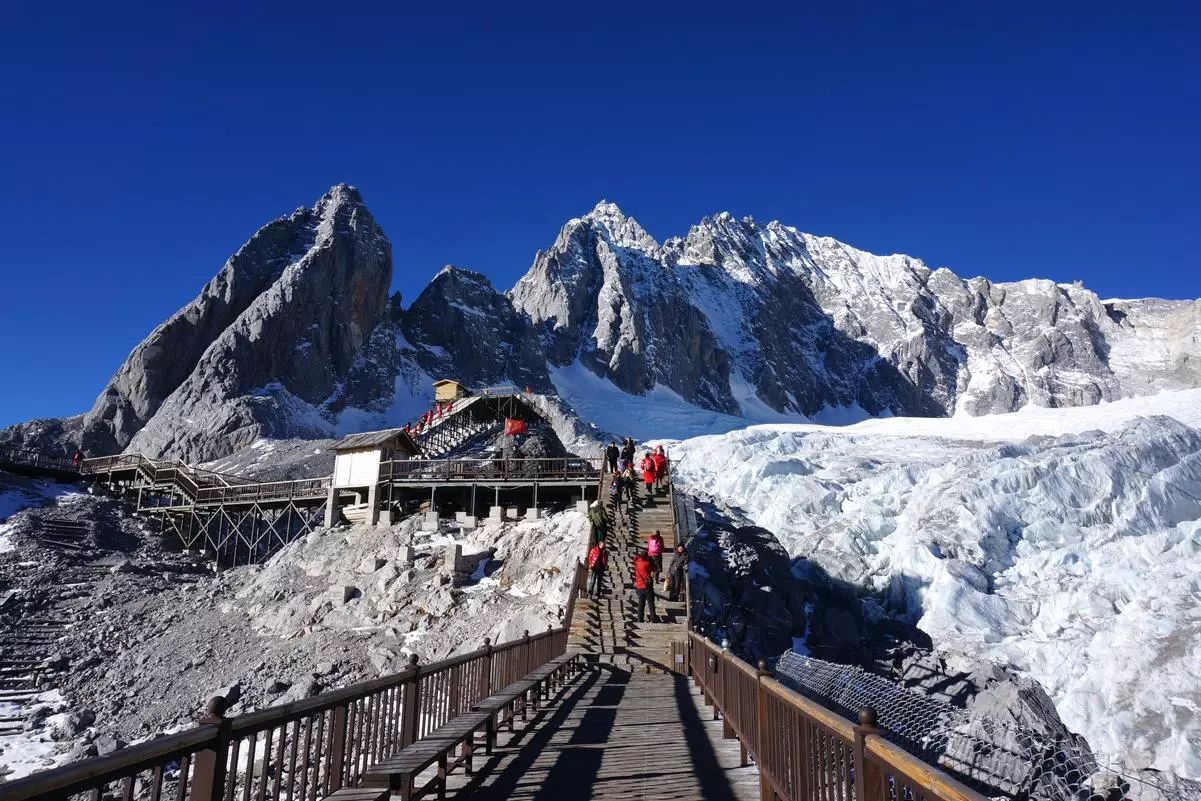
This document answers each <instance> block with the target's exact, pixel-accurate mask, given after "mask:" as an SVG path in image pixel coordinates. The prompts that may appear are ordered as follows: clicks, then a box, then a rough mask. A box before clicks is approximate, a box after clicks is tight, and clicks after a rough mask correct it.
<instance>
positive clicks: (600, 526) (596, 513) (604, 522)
mask: <svg viewBox="0 0 1201 801" xmlns="http://www.w3.org/2000/svg"><path fill="white" fill-rule="evenodd" d="M588 522H589V523H590V524H591V525H592V535H591V539H590V542H603V541H604V539H605V534H606V533H607V531H606V530H607V529H608V527H609V519H608V518H607V517H606V516H605V507H603V506H601V502H600V501H593V502H592V505H591V506H589V507H588Z"/></svg>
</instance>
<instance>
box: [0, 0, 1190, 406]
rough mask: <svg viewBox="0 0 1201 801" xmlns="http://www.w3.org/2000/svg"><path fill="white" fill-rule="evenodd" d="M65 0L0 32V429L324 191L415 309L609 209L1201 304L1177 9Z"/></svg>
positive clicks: (72, 381)
mask: <svg viewBox="0 0 1201 801" xmlns="http://www.w3.org/2000/svg"><path fill="white" fill-rule="evenodd" d="M71 5H72V4H70V3H68V4H65V5H50V4H42V6H41V7H39V10H35V11H30V10H29V9H26V10H24V12H23V13H22V14H16V13H13V12H9V14H8V15H7V16H6V21H5V25H4V26H3V29H2V30H0V70H2V71H3V75H4V76H5V78H4V80H3V81H0V107H2V108H3V109H4V119H5V121H4V124H3V125H0V153H2V154H3V158H0V219H2V220H3V224H4V242H3V246H0V279H2V282H3V283H2V286H3V290H4V291H3V292H2V293H0V357H2V363H0V369H3V371H4V375H5V378H6V381H5V384H6V389H7V391H6V392H3V393H0V425H3V424H9V423H12V422H16V421H18V420H22V419H27V418H30V417H34V416H51V415H63V414H70V413H75V412H80V411H84V410H86V409H87V408H88V407H90V405H91V402H92V400H93V399H94V398H95V396H96V394H97V393H98V392H99V390H100V389H101V387H102V385H103V383H104V381H105V380H106V379H107V378H108V376H109V375H110V374H111V373H112V371H113V370H114V369H115V368H116V366H117V365H118V364H119V363H120V361H121V360H122V359H123V358H124V357H125V355H126V354H127V353H128V351H129V350H130V348H132V347H133V346H134V345H135V344H136V343H137V342H138V341H139V340H140V339H142V337H144V336H145V335H146V334H147V333H148V332H149V331H150V330H151V329H152V328H153V327H154V326H155V325H157V324H158V323H159V322H161V321H162V320H163V319H164V318H165V317H166V316H168V315H169V314H171V313H172V312H173V311H175V310H176V309H177V308H179V307H180V306H181V305H183V304H184V303H186V302H187V301H188V300H189V299H190V298H191V297H192V296H193V295H194V294H195V293H196V292H197V291H198V290H199V289H200V287H201V286H202V285H203V284H204V283H205V281H207V280H208V278H209V277H211V276H212V274H213V273H215V272H216V271H217V270H218V269H219V268H220V266H221V264H222V263H223V262H224V260H225V259H226V258H227V257H228V256H229V255H230V254H231V253H232V252H233V251H234V250H236V249H237V247H238V246H239V245H241V244H242V242H243V241H245V240H246V239H247V237H248V236H249V235H250V234H251V233H253V231H254V230H255V229H256V228H258V227H259V226H260V225H261V224H263V223H265V222H266V221H268V220H269V219H272V218H273V217H276V216H279V215H281V214H284V213H286V212H288V211H290V210H292V209H294V208H296V207H297V206H300V205H310V204H311V203H312V202H313V201H315V200H316V199H317V198H318V197H319V196H320V195H321V194H322V192H324V191H325V190H326V189H327V188H328V187H329V186H330V185H332V184H334V183H337V182H339V181H347V182H350V183H353V184H355V185H357V186H358V187H359V188H360V189H361V190H362V191H363V194H364V196H365V198H366V200H367V202H368V204H369V206H370V207H371V209H372V210H373V212H374V213H375V215H376V217H377V219H378V220H379V221H380V223H381V224H382V225H383V227H384V230H385V231H386V232H387V233H388V235H389V237H390V238H391V240H392V242H393V245H394V249H395V250H394V253H395V262H396V286H397V288H398V289H400V290H401V291H402V292H403V293H404V295H405V297H406V299H407V300H411V299H412V298H413V297H414V296H415V295H416V293H417V292H419V291H420V289H421V287H422V286H423V285H424V284H425V282H426V281H428V279H429V278H430V277H431V276H432V275H433V274H434V273H435V272H436V271H437V270H438V269H439V268H440V267H441V266H442V265H443V264H447V263H454V264H459V265H463V266H468V267H472V268H475V269H478V270H481V271H483V272H485V273H487V274H488V275H489V276H491V277H492V279H493V281H494V282H495V283H496V284H497V285H498V286H500V287H501V288H508V287H509V286H511V285H512V283H513V281H515V280H516V278H517V277H518V276H519V275H520V274H521V273H522V272H524V271H525V269H526V268H527V267H528V266H529V264H530V262H531V260H532V258H533V256H534V253H535V251H536V250H537V249H538V248H541V247H545V246H546V245H548V244H549V243H551V242H552V241H553V239H554V237H555V234H556V232H557V231H558V229H559V227H560V226H561V225H562V223H563V222H564V221H565V220H566V219H568V218H570V217H572V216H578V215H580V214H582V213H584V212H586V211H587V210H588V209H590V208H591V207H592V206H593V205H594V204H595V203H596V201H597V200H599V199H601V198H607V199H609V200H612V201H615V202H617V203H618V204H620V205H621V206H622V207H623V208H624V209H625V210H626V212H627V213H629V214H632V215H633V216H635V217H637V218H638V219H639V220H640V221H641V222H642V223H643V224H644V225H645V226H646V227H647V229H648V230H649V231H650V232H651V233H652V234H653V235H655V236H656V237H657V238H659V239H664V238H666V237H668V236H671V235H675V234H683V233H685V232H686V231H687V228H688V226H689V225H690V224H692V223H694V222H696V221H697V220H699V219H700V218H701V217H702V216H704V215H705V214H711V213H714V212H717V211H721V210H729V211H731V212H732V213H734V214H736V215H738V216H742V215H747V214H749V215H752V216H754V217H756V218H759V219H763V220H768V219H780V220H782V221H784V222H786V223H788V224H790V225H794V226H796V227H798V228H801V229H802V230H805V231H810V232H813V233H818V234H829V235H833V236H836V237H838V238H840V239H843V240H844V241H847V242H850V243H852V244H855V245H857V246H859V247H862V248H865V249H868V250H872V251H876V252H904V253H909V254H912V255H915V256H919V257H921V258H923V259H925V260H926V261H927V262H928V263H931V264H933V265H946V266H949V267H951V268H952V269H954V270H956V271H957V272H959V273H961V274H966V275H977V274H983V275H987V276H989V277H991V278H994V279H997V280H1006V279H1015V278H1021V277H1029V276H1040V277H1050V278H1054V279H1057V280H1062V281H1070V280H1074V279H1082V280H1084V281H1085V282H1086V283H1087V284H1088V285H1090V286H1091V287H1093V288H1095V289H1096V290H1097V291H1098V292H1099V293H1100V294H1101V295H1103V296H1127V297H1130V296H1144V295H1159V296H1165V297H1174V298H1184V297H1199V296H1201V264H1199V259H1198V255H1197V254H1198V253H1199V252H1201V201H1199V199H1198V191H1197V184H1198V178H1199V177H1201V96H1199V95H1201V90H1199V89H1198V87H1199V86H1201V56H1199V55H1198V51H1199V50H1201V48H1198V47H1197V42H1198V41H1199V40H1201V12H1198V11H1197V10H1196V8H1197V7H1196V6H1195V5H1186V4H1157V3H1140V4H1129V3H1124V4H1120V5H1119V4H1112V5H1109V4H1106V3H1089V4H1081V5H1072V4H1067V3H1050V4H1049V3H1041V4H1037V5H1035V4H1031V5H1028V6H1024V5H1023V4H1021V3H1007V4H1000V3H997V4H991V3H989V4H986V3H946V4H920V3H918V4H915V3H888V4H866V3H855V2H843V3H832V4H828V5H827V4H815V3H806V4H796V3H782V4H779V5H775V6H773V5H771V4H765V5H754V4H743V5H738V4H731V3H724V4H721V5H712V6H708V5H705V4H697V3H690V4H687V5H683V4H681V5H677V6H672V5H670V4H662V5H657V6H656V8H655V9H654V10H650V9H648V8H645V7H644V8H640V7H639V6H637V5H628V6H623V5H621V4H618V3H606V4H566V3H563V4H557V5H548V6H546V7H543V8H538V7H533V6H519V5H511V4H490V5H480V6H472V5H470V4H455V5H453V6H447V7H448V8H449V9H451V10H453V12H454V13H453V15H451V14H450V13H449V12H448V13H447V14H446V15H442V16H434V15H420V14H410V13H399V12H396V11H395V10H389V9H395V8H397V7H400V5H401V4H394V3H380V4H378V5H377V4H374V3H372V2H360V3H355V4H331V3H322V4H311V5H309V4H305V3H300V2H295V3H288V4H286V5H280V6H277V7H275V8H269V7H267V6H265V5H255V8H254V9H250V10H248V8H247V6H248V5H250V4H244V3H243V4H232V3H230V4H226V3H220V2H212V3H206V4H202V5H197V4H187V5H192V6H193V8H191V9H189V8H187V7H186V4H162V3H159V4H154V5H146V6H144V7H138V6H134V5H117V6H112V5H108V4H92V3H89V4H87V5H83V4H80V5H79V6H78V7H74V8H73V7H71ZM175 5H178V6H179V8H170V7H167V6H175ZM428 5H430V6H432V5H434V4H428ZM442 5H444V6H445V5H447V4H442ZM645 5H651V4H645ZM497 8H503V11H496V10H495V9H497ZM407 300H406V302H407Z"/></svg>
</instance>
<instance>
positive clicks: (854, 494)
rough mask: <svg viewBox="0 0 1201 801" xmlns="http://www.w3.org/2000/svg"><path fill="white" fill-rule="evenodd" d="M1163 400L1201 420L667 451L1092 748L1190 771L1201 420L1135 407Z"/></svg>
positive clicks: (1135, 420)
mask: <svg viewBox="0 0 1201 801" xmlns="http://www.w3.org/2000/svg"><path fill="white" fill-rule="evenodd" d="M1157 408H1158V409H1160V410H1163V411H1167V412H1169V413H1174V414H1178V415H1179V416H1180V417H1183V418H1184V419H1185V422H1187V423H1191V424H1197V423H1198V422H1199V421H1198V417H1201V393H1198V392H1196V391H1189V392H1185V393H1173V394H1169V395H1164V396H1159V397H1158V398H1151V399H1139V400H1134V401H1122V402H1119V403H1114V404H1108V405H1105V406H1098V407H1091V408H1087V409H1076V410H1041V411H1039V412H1034V411H1030V412H1025V413H1019V414H1015V415H1006V416H1004V417H1003V418H1000V419H997V418H993V419H989V420H985V419H980V418H975V419H971V418H966V419H965V418H954V419H951V420H940V421H926V420H921V421H914V420H905V419H895V420H881V421H872V422H871V423H870V424H864V425H860V426H851V427H849V428H846V429H841V430H840V429H830V428H824V427H821V426H808V425H806V426H761V427H756V428H750V429H746V430H744V431H739V432H733V433H730V434H727V435H723V436H711V437H701V438H697V439H694V440H688V441H685V442H682V443H679V444H678V445H676V446H675V447H674V448H673V455H674V459H675V463H676V470H677V477H678V478H679V479H680V480H681V481H682V482H683V483H684V484H686V485H688V486H690V487H693V488H696V489H698V490H703V491H705V492H707V493H709V494H711V495H713V496H716V497H718V498H720V499H722V500H723V501H724V502H725V503H727V504H729V505H731V506H734V507H738V508H739V509H740V510H741V511H742V512H744V513H745V514H746V515H747V516H748V517H749V518H750V519H751V520H753V521H754V522H755V523H757V524H759V525H761V526H764V527H765V528H768V529H770V530H771V531H773V532H775V533H776V535H777V536H778V537H779V538H780V540H781V541H782V542H783V543H784V544H785V546H786V547H787V548H788V550H789V551H790V553H791V554H792V555H794V556H799V555H803V556H806V557H808V558H809V559H810V560H812V561H813V562H814V563H815V564H817V565H819V566H820V567H821V568H822V569H823V570H825V571H826V572H828V573H829V574H830V575H831V576H833V577H835V578H837V579H841V580H844V581H847V582H850V583H852V584H855V585H859V586H861V587H863V588H864V589H866V590H868V591H872V592H875V593H879V594H881V595H882V596H883V598H884V603H885V606H886V608H887V611H888V612H889V613H890V614H892V615H894V616H898V617H900V618H902V619H905V620H908V621H910V622H913V623H916V624H917V625H918V626H919V627H920V628H921V629H922V630H923V631H925V632H926V633H928V634H929V635H930V636H931V637H932V638H933V640H934V642H935V643H936V644H937V645H940V646H944V647H949V648H952V649H954V650H958V651H962V652H966V653H970V654H973V655H978V656H980V657H982V658H986V659H992V660H995V661H997V662H999V663H1001V664H1006V665H1012V666H1014V667H1016V668H1017V669H1019V670H1021V671H1024V672H1026V673H1027V674H1029V675H1030V676H1031V677H1033V678H1034V679H1036V680H1037V681H1038V682H1039V683H1040V684H1042V686H1043V687H1045V688H1046V690H1047V692H1048V693H1049V694H1050V696H1051V697H1052V699H1053V700H1054V702H1055V705H1056V708H1057V710H1058V712H1059V714H1060V716H1061V717H1062V719H1063V721H1064V722H1065V723H1066V724H1067V726H1068V727H1070V728H1071V729H1073V730H1075V731H1079V732H1081V733H1083V734H1084V735H1086V736H1087V738H1088V740H1089V742H1090V743H1091V744H1092V746H1093V748H1094V749H1096V750H1097V751H1098V752H1100V753H1102V754H1105V755H1108V756H1109V757H1112V758H1116V759H1118V760H1120V761H1121V762H1122V763H1123V764H1125V765H1126V766H1128V767H1130V768H1154V769H1158V770H1167V771H1172V772H1175V773H1178V774H1180V775H1183V776H1186V777H1198V776H1201V750H1199V749H1198V748H1197V747H1196V742H1197V739H1198V737H1201V720H1199V719H1198V717H1197V715H1196V710H1197V709H1198V708H1201V678H1198V675H1197V672H1196V666H1197V665H1198V664H1201V604H1198V600H1199V599H1201V584H1199V583H1198V582H1199V579H1198V576H1201V431H1198V430H1196V429H1194V428H1192V427H1190V425H1186V424H1185V422H1181V420H1179V419H1176V418H1175V417H1169V416H1158V417H1149V418H1140V417H1137V416H1135V414H1146V413H1148V412H1152V413H1153V412H1154V411H1156V410H1157ZM1134 410H1136V411H1135V413H1134V414H1131V413H1130V412H1132V411H1134ZM1078 418H1083V419H1082V420H1081V419H1078ZM1056 426H1058V427H1059V429H1060V430H1061V431H1068V432H1074V433H1067V434H1064V435H1063V436H1058V437H1056V436H1051V433H1052V432H1053V431H1054V429H1055V427H1056ZM1090 429H1091V430H1090ZM1102 429H1104V430H1102ZM990 434H991V436H990Z"/></svg>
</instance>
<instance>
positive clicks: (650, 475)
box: [605, 437, 668, 512]
mask: <svg viewBox="0 0 1201 801" xmlns="http://www.w3.org/2000/svg"><path fill="white" fill-rule="evenodd" d="M636 453H637V447H636V446H635V445H634V440H633V439H631V438H629V437H626V439H625V440H623V441H622V444H621V447H620V448H618V447H617V443H616V442H610V443H609V446H608V447H607V448H605V469H606V470H607V471H608V472H609V473H610V474H611V475H612V478H611V479H610V480H609V496H610V499H611V501H612V503H613V504H614V505H615V506H616V508H617V510H618V511H619V512H620V511H622V510H624V509H626V508H628V507H629V506H630V505H631V504H633V503H634V501H635V500H636V499H637V495H638V485H639V484H643V485H644V486H645V487H646V495H645V497H644V498H643V501H644V503H645V504H646V505H648V506H653V505H654V503H655V493H656V492H658V493H660V494H662V492H663V487H664V481H666V479H667V471H668V464H667V453H666V452H665V451H664V450H663V446H662V445H656V446H655V448H654V450H650V451H646V452H645V453H643V455H642V459H641V461H639V462H638V466H637V470H636V469H635V466H634V459H635V455H636Z"/></svg>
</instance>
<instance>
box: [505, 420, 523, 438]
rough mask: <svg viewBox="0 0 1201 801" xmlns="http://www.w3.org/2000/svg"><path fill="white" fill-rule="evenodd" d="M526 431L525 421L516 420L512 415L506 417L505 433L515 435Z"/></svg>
mask: <svg viewBox="0 0 1201 801" xmlns="http://www.w3.org/2000/svg"><path fill="white" fill-rule="evenodd" d="M524 433H525V421H524V420H514V419H513V418H512V417H506V418H505V434H507V435H509V436H510V437H511V436H514V435H515V434H524Z"/></svg>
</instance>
